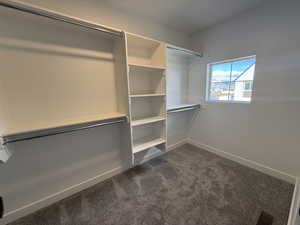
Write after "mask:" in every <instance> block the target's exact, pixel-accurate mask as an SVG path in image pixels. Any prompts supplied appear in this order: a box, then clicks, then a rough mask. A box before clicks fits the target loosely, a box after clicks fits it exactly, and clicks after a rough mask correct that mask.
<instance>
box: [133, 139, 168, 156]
mask: <svg viewBox="0 0 300 225" xmlns="http://www.w3.org/2000/svg"><path fill="white" fill-rule="evenodd" d="M165 142H166V140H165V139H163V138H156V139H152V138H151V137H145V138H140V139H138V140H136V141H135V142H134V144H133V153H138V152H141V151H144V150H146V149H149V148H152V147H155V146H157V145H160V144H164V143H165Z"/></svg>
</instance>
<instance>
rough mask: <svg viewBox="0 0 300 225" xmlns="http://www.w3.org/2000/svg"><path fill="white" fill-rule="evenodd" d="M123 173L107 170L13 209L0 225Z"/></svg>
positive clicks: (117, 170)
mask: <svg viewBox="0 0 300 225" xmlns="http://www.w3.org/2000/svg"><path fill="white" fill-rule="evenodd" d="M123 171H125V169H123V168H122V167H116V168H114V169H112V170H109V171H107V172H105V173H102V174H99V175H97V176H95V177H93V178H90V179H87V180H85V181H83V182H81V183H79V184H75V185H73V186H70V187H68V188H66V189H64V190H61V191H59V192H56V193H54V194H51V195H48V196H46V197H44V198H42V199H39V200H37V201H35V202H32V203H30V204H28V205H24V206H22V207H20V208H18V209H15V210H13V211H10V212H7V213H5V214H4V217H3V219H1V221H0V225H4V224H7V223H10V222H12V221H15V220H17V219H19V218H21V217H24V216H26V215H28V214H31V213H33V212H35V211H37V210H39V209H42V208H44V207H47V206H49V205H51V204H53V203H55V202H58V201H60V200H62V199H64V198H66V197H69V196H71V195H73V194H76V193H78V192H80V191H82V190H84V189H87V188H89V187H91V186H93V185H95V184H97V183H99V182H101V181H104V180H106V179H108V178H110V177H113V176H115V175H117V174H119V173H122V172H123Z"/></svg>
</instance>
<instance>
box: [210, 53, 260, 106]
mask: <svg viewBox="0 0 300 225" xmlns="http://www.w3.org/2000/svg"><path fill="white" fill-rule="evenodd" d="M254 57H255V64H256V61H257V60H256V59H257V57H256V55H250V56H244V57H239V58H232V59H226V60H222V61H217V62H212V63H208V64H207V67H206V86H205V101H206V102H212V103H214V102H215V103H224V104H226V103H238V104H239V103H242V104H250V103H251V102H252V96H253V95H252V96H251V100H250V101H249V102H248V101H234V100H211V99H209V95H210V89H211V66H213V65H216V64H222V63H229V62H232V61H239V60H243V59H248V58H254ZM255 70H256V66H255V69H254V78H255ZM254 78H253V83H252V91H253V89H254Z"/></svg>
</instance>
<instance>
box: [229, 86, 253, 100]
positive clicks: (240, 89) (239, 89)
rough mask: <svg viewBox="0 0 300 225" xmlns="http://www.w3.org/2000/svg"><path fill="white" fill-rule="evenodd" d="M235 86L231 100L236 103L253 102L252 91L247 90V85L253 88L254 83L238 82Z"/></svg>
mask: <svg viewBox="0 0 300 225" xmlns="http://www.w3.org/2000/svg"><path fill="white" fill-rule="evenodd" d="M233 84H234V85H233V86H234V91H233V92H231V98H232V100H234V101H246V102H250V101H251V96H252V89H251V88H250V89H247V88H245V87H247V85H250V86H252V81H251V82H248V81H247V82H245V81H236V82H234V83H233Z"/></svg>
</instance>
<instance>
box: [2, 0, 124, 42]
mask: <svg viewBox="0 0 300 225" xmlns="http://www.w3.org/2000/svg"><path fill="white" fill-rule="evenodd" d="M0 6H3V7H7V8H11V9H15V10H19V11H22V12H26V13H30V14H33V15H38V16H42V17H46V18H49V19H54V20H58V21H61V22H65V23H68V24H73V25H77V26H81V27H85V28H88V29H92V30H96V31H100V32H104V33H108V34H110V35H114V36H118V37H122V35H123V33H122V32H121V31H116V30H113V29H110V28H107V27H104V26H101V25H98V24H93V23H90V22H87V21H84V20H80V19H77V18H75V17H71V16H67V15H63V14H60V13H57V12H54V11H50V10H46V9H42V8H38V7H35V6H32V5H29V4H25V3H22V2H19V1H18V2H16V1H8V0H0Z"/></svg>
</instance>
